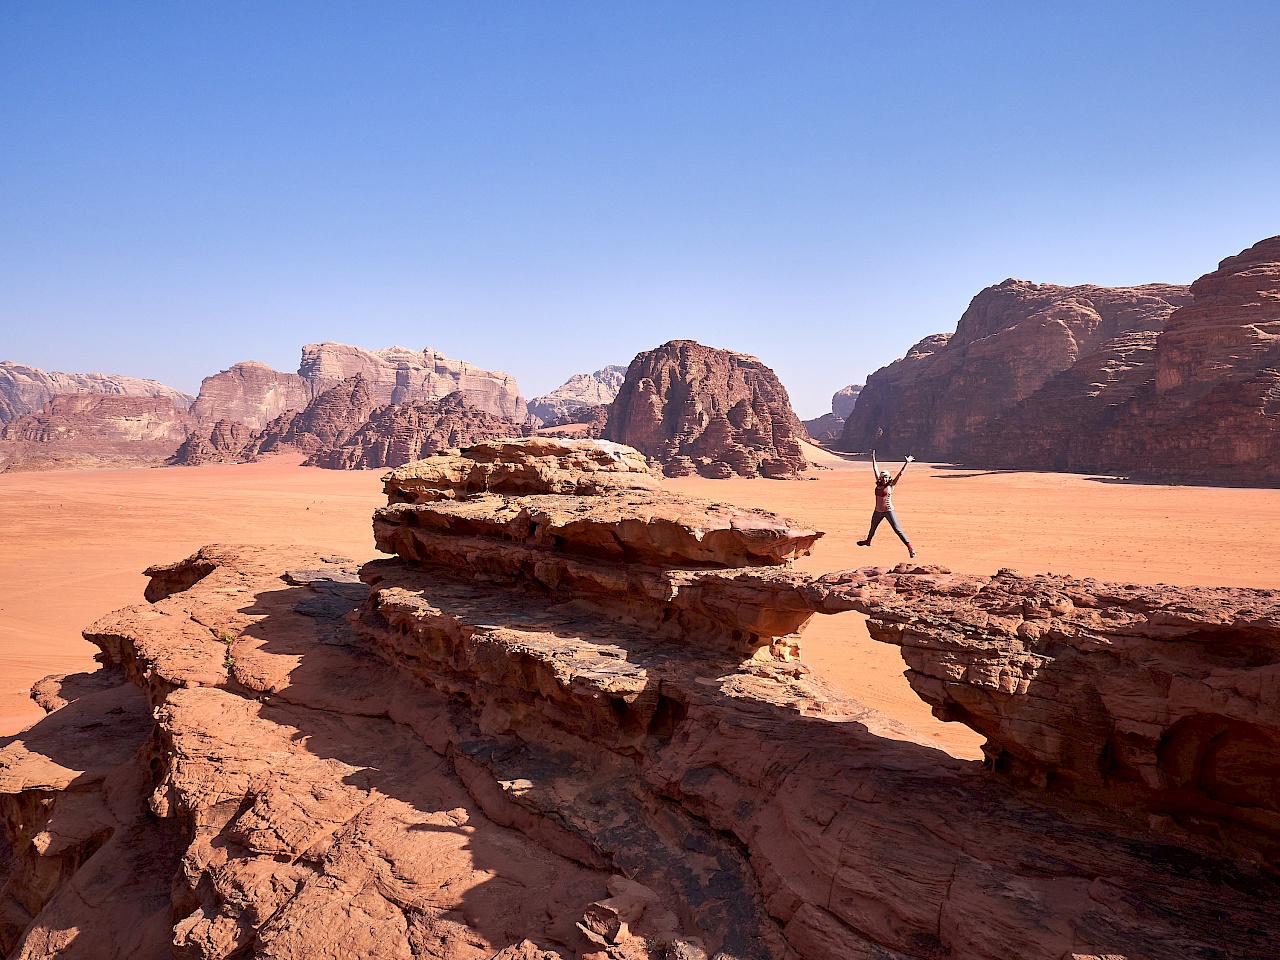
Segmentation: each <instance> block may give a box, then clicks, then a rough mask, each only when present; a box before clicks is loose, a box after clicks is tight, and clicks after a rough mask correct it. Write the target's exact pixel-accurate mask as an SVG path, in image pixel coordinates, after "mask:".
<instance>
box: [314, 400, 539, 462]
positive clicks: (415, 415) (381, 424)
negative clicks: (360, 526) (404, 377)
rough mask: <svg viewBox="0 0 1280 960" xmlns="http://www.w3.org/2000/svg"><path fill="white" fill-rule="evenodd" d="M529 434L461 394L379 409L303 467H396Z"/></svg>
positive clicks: (526, 429)
mask: <svg viewBox="0 0 1280 960" xmlns="http://www.w3.org/2000/svg"><path fill="white" fill-rule="evenodd" d="M349 422H350V421H349ZM530 430H531V428H530V427H529V426H527V425H524V424H517V423H515V422H513V421H511V420H509V419H506V418H505V417H497V416H494V415H493V414H491V413H486V412H485V411H483V410H480V409H477V408H476V407H474V406H473V405H472V404H471V402H470V399H469V398H468V397H466V396H465V395H464V394H463V393H462V392H461V391H459V392H457V393H452V394H450V395H449V396H447V397H445V398H443V399H441V400H425V401H421V402H417V403H402V404H397V405H393V406H386V407H379V408H378V409H377V410H375V411H374V412H373V414H372V415H370V416H369V418H368V420H367V421H366V422H364V423H363V424H361V425H360V426H359V427H358V428H357V429H354V430H352V431H351V432H350V433H348V434H347V435H346V436H345V437H340V438H337V439H335V440H333V441H331V442H328V443H326V444H325V445H324V446H322V447H320V448H318V449H316V450H315V451H314V452H313V453H312V455H311V456H310V457H309V458H308V459H307V460H306V461H305V465H306V466H312V467H325V468H327V469H330V470H361V469H372V468H376V467H398V466H401V465H402V464H406V463H409V462H410V461H411V460H418V459H420V458H422V457H429V456H431V455H432V454H434V453H436V452H437V451H439V450H445V449H448V448H450V447H461V446H468V445H470V444H473V443H476V442H478V441H481V440H493V439H498V438H502V437H518V436H522V435H524V434H527V433H528V432H530Z"/></svg>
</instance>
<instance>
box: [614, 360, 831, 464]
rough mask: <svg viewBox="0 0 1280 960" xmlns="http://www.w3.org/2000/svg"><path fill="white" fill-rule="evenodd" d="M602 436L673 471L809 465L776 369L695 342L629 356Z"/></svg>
mask: <svg viewBox="0 0 1280 960" xmlns="http://www.w3.org/2000/svg"><path fill="white" fill-rule="evenodd" d="M605 436H606V437H608V438H609V439H610V440H616V441H617V442H619V443H625V444H627V445H629V446H632V447H635V448H636V449H637V450H639V451H640V452H642V453H643V454H645V455H646V456H649V457H652V458H654V459H655V460H658V461H659V462H661V463H662V464H664V467H665V469H666V471H667V473H668V474H669V475H670V476H685V475H688V474H691V473H694V472H695V471H696V472H697V473H700V474H702V475H703V476H706V477H715V478H725V477H731V476H733V475H735V474H737V475H739V476H744V477H754V476H757V475H763V476H767V477H784V476H791V475H794V474H796V473H798V472H800V471H802V470H805V469H807V468H808V463H807V461H806V460H805V458H804V454H803V452H802V450H801V447H800V443H799V441H800V440H801V439H802V438H804V437H805V436H806V434H805V432H804V426H803V425H802V424H801V423H800V420H799V418H798V417H796V415H795V413H794V411H792V409H791V401H790V399H789V398H788V396H787V391H786V388H784V387H783V386H782V384H781V383H779V382H778V378H777V376H776V375H775V374H774V372H773V371H772V370H770V369H769V368H768V367H766V366H765V365H764V364H763V363H761V362H760V361H759V360H757V359H756V358H755V357H750V356H747V355H746V354H744V353H734V352H733V351H731V350H717V349H714V348H712V347H704V346H703V345H702V344H700V343H695V342H694V341H692V340H673V341H671V342H670V343H666V344H663V345H662V346H661V347H658V348H657V349H656V350H649V351H647V352H645V353H641V354H639V355H638V356H637V357H636V358H635V359H634V360H632V361H631V366H630V367H628V368H627V376H626V380H625V382H624V383H623V385H622V389H621V390H620V391H619V393H618V396H617V398H616V399H615V400H614V401H613V405H612V406H611V407H610V409H609V422H608V425H607V427H606V428H605Z"/></svg>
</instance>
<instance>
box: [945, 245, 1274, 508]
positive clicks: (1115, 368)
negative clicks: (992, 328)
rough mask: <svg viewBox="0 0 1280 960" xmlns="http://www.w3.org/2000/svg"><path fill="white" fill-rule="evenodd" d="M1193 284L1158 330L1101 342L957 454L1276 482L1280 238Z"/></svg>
mask: <svg viewBox="0 0 1280 960" xmlns="http://www.w3.org/2000/svg"><path fill="white" fill-rule="evenodd" d="M1191 295H1192V300H1191V302H1190V303H1188V304H1186V305H1184V306H1182V307H1181V308H1179V309H1178V311H1177V312H1176V313H1174V314H1173V315H1172V316H1171V317H1170V318H1169V320H1168V322H1167V323H1166V324H1165V327H1164V332H1163V333H1160V334H1159V335H1158V336H1157V335H1152V334H1146V335H1144V336H1142V337H1141V339H1139V338H1138V337H1136V336H1135V337H1132V338H1130V339H1129V340H1127V341H1125V340H1117V341H1115V342H1113V343H1112V344H1110V345H1108V349H1106V350H1104V351H1102V352H1101V353H1100V354H1098V355H1095V356H1094V357H1091V358H1088V363H1087V365H1086V368H1087V370H1088V371H1089V372H1088V373H1087V374H1086V375H1085V376H1083V377H1079V378H1074V379H1075V381H1076V382H1069V381H1068V382H1061V383H1054V382H1051V383H1050V384H1048V385H1046V387H1045V388H1044V389H1043V390H1042V391H1041V394H1045V396H1044V397H1043V398H1042V397H1041V395H1040V394H1037V395H1034V396H1032V397H1031V398H1029V399H1028V400H1027V401H1026V402H1025V404H1024V405H1022V406H1021V407H1020V408H1017V409H1015V410H1014V411H1013V412H1012V414H1011V415H1010V416H1009V417H1007V418H1006V421H1007V422H1006V421H1001V422H998V423H996V424H993V425H992V428H991V429H989V430H987V431H984V432H983V433H982V434H981V435H980V436H979V437H977V438H975V440H974V441H973V442H972V443H971V444H970V452H969V455H968V458H967V459H969V460H970V461H972V462H975V463H986V464H992V465H1002V466H1003V465H1016V466H1026V467H1033V468H1035V467H1039V468H1046V467H1047V468H1051V469H1065V470H1110V471H1119V472H1125V473H1129V474H1131V475H1134V476H1142V477H1153V478H1160V479H1190V480H1208V481H1214V482H1227V483H1262V484H1275V483H1280V237H1272V238H1271V239H1269V240H1263V241H1262V242H1260V243H1258V244H1255V245H1254V246H1253V247H1251V248H1250V249H1248V250H1245V251H1244V252H1243V253H1241V254H1239V255H1237V256H1234V257H1229V258H1227V259H1226V260H1224V261H1222V264H1221V265H1220V266H1219V268H1218V269H1217V270H1216V271H1214V272H1213V273H1210V274H1206V275H1205V276H1203V277H1201V278H1200V279H1199V280H1197V281H1196V282H1195V283H1194V284H1192V285H1191ZM1081 363H1085V361H1083V360H1082V361H1081ZM1064 376H1065V374H1064ZM1086 380H1087V381H1088V383H1087V384H1082V383H1081V382H1080V381H1086ZM1082 386H1083V387H1084V389H1081V387H1082ZM1073 394H1074V395H1075V396H1076V397H1079V398H1081V399H1080V400H1078V401H1077V402H1076V403H1075V404H1072V402H1071V397H1072V395H1073Z"/></svg>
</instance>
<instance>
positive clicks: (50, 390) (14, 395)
mask: <svg viewBox="0 0 1280 960" xmlns="http://www.w3.org/2000/svg"><path fill="white" fill-rule="evenodd" d="M71 393H98V394H108V395H115V396H126V397H161V398H165V399H168V400H171V401H173V405H174V406H175V407H176V408H178V409H179V410H187V409H188V408H189V407H190V406H191V403H192V401H193V400H194V399H195V398H194V397H192V396H191V395H190V394H187V393H183V392H182V391H181V390H175V389H173V387H168V386H165V385H164V384H163V383H160V382H159V381H157V380H142V379H140V378H138V377H124V376H119V375H116V374H105V373H58V372H56V371H55V372H53V373H46V372H45V371H44V370H41V369H39V368H38V367H29V366H27V365H25V364H21V363H14V362H13V361H12V360H5V361H2V362H0V423H7V422H8V421H10V420H16V419H17V418H18V417H21V416H23V415H25V414H28V413H33V414H38V413H39V412H40V411H41V410H42V409H43V408H44V405H45V404H46V403H48V402H49V401H51V400H53V398H54V397H55V396H59V395H66V394H71Z"/></svg>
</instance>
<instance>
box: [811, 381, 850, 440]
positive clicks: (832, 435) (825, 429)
mask: <svg viewBox="0 0 1280 960" xmlns="http://www.w3.org/2000/svg"><path fill="white" fill-rule="evenodd" d="M861 392H862V384H860V383H851V384H850V385H849V386H847V387H841V388H840V389H839V390H837V391H836V392H835V393H834V394H832V396H831V412H830V413H824V414H823V415H822V416H820V417H815V418H814V419H813V420H806V421H804V428H805V430H806V431H807V432H808V434H809V438H810V439H812V440H815V441H817V442H818V443H835V442H836V441H837V440H839V439H840V437H841V436H842V435H843V434H844V422H845V421H846V420H848V419H849V414H851V413H853V406H854V404H855V403H857V401H858V394H859V393H861Z"/></svg>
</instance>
